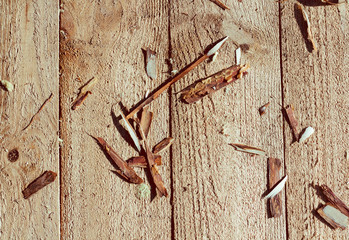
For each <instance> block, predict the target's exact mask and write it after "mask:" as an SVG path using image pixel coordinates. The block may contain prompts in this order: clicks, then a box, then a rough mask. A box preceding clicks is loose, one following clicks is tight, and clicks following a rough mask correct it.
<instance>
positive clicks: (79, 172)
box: [0, 0, 349, 239]
mask: <svg viewBox="0 0 349 240" xmlns="http://www.w3.org/2000/svg"><path fill="white" fill-rule="evenodd" d="M222 2H223V3H225V4H227V5H228V6H229V7H230V10H225V11H224V10H222V9H221V8H219V7H218V6H217V5H215V4H214V3H213V2H212V1H209V0H200V1H199V0H197V1H191V0H184V1H156V0H148V1H146V0H138V1H136V0H130V1H127V0H117V1H112V0H104V1H96V2H87V1H83V0H78V1H75V0H63V1H61V2H60V6H58V2H55V3H46V2H43V1H37V2H35V3H31V2H30V1H27V2H25V1H2V2H0V10H1V12H2V13H3V14H1V16H0V19H1V25H0V47H1V48H0V51H1V55H0V56H1V65H0V66H1V68H0V69H1V79H5V80H9V81H11V82H13V83H14V84H15V90H14V92H12V93H8V92H5V91H4V90H3V89H0V119H1V125H0V151H1V152H0V239H23V238H25V239H58V238H61V239H303V238H304V239H345V238H347V235H346V234H347V230H345V231H338V230H337V231H333V230H332V229H330V228H329V227H328V226H327V225H326V224H324V223H323V222H321V221H320V220H319V219H317V216H316V215H314V213H315V210H316V209H317V208H318V206H319V205H320V204H321V203H323V200H322V199H321V197H320V196H318V195H317V190H316V185H321V184H326V185H328V186H329V187H331V189H333V190H334V192H335V193H336V194H337V196H338V197H340V198H341V199H342V200H343V201H344V202H346V203H348V202H349V199H348V191H349V188H348V187H347V186H348V185H347V183H348V175H349V169H348V168H349V166H348V157H347V155H345V152H346V151H348V149H349V143H348V142H347V141H346V140H347V139H348V137H349V131H348V125H349V122H348V117H349V108H348V94H347V92H348V90H349V87H348V84H347V83H348V72H349V57H348V54H349V52H348V51H349V50H348V49H349V48H348V45H349V43H348V42H349V41H348V40H349V31H348V30H349V23H348V21H349V20H348V19H349V12H348V6H346V5H342V6H309V5H311V4H312V3H313V2H315V1H299V2H301V3H304V4H305V10H306V11H307V12H308V14H309V17H310V21H311V22H312V30H313V35H314V37H315V40H316V42H317V44H318V50H319V51H318V52H317V53H310V52H308V50H307V48H306V45H305V40H304V38H303V36H302V33H301V29H300V28H299V25H298V22H297V17H298V16H297V14H295V11H294V4H295V2H296V1H295V0H288V1H284V2H283V3H277V2H275V1H266V0H258V1H245V0H243V1H242V2H240V1H238V0H236V1H228V0H222ZM58 8H60V9H61V11H60V13H61V15H60V19H58V16H59V12H58ZM58 24H59V25H60V29H58ZM58 36H59V40H60V45H59V49H58ZM224 36H229V37H230V38H229V40H228V41H227V43H226V44H225V45H224V46H223V47H222V49H221V50H220V51H219V55H218V57H217V60H216V61H215V62H210V61H205V62H204V63H202V64H200V65H199V67H197V68H196V69H195V70H194V71H192V72H191V73H189V74H188V75H187V76H186V77H184V78H183V79H181V80H180V81H179V82H177V83H176V84H175V85H174V86H173V87H171V88H170V89H169V90H168V91H166V92H165V93H163V94H162V95H161V96H160V97H159V98H158V99H156V100H155V101H154V102H152V103H151V104H150V110H151V111H153V112H154V121H153V124H152V127H151V130H150V134H149V143H150V145H151V146H154V145H155V144H156V143H158V142H159V141H161V140H162V139H163V138H165V137H168V136H172V137H174V139H175V140H174V143H173V145H172V147H171V148H170V149H168V150H166V151H164V153H161V155H162V164H163V165H162V166H159V171H160V173H161V175H162V178H163V179H164V182H165V186H166V187H167V190H168V193H169V197H168V198H165V197H163V198H155V199H154V200H153V201H152V202H150V201H149V199H145V200H138V199H137V198H136V185H133V184H129V183H126V182H125V181H123V180H122V179H121V178H119V177H118V176H117V175H116V174H114V173H113V172H112V171H111V170H114V167H113V165H112V164H111V162H110V161H109V160H108V158H107V157H106V155H105V154H104V153H103V151H102V150H101V148H100V147H99V146H98V144H97V142H96V141H95V140H94V139H93V138H92V137H91V136H89V134H91V135H93V136H99V137H102V138H104V139H105V140H106V141H107V142H108V143H109V144H110V145H111V146H112V147H113V148H114V150H115V151H116V152H117V153H118V154H119V155H120V156H121V157H122V158H123V159H124V160H127V159H128V158H130V157H132V156H137V155H138V153H137V151H136V150H135V147H134V145H133V143H132V140H131V139H130V138H129V137H128V135H127V132H126V131H125V130H124V129H123V127H122V126H123V125H122V122H121V121H120V120H121V119H120V117H119V116H120V115H119V110H120V109H122V108H123V107H122V106H124V107H126V108H128V109H130V108H132V107H133V106H134V105H135V104H136V103H138V102H139V101H140V100H142V99H143V98H144V95H145V93H146V92H147V90H154V89H156V88H157V87H158V86H159V85H160V84H161V83H162V82H164V81H166V80H167V79H169V77H170V73H169V72H170V71H171V70H172V69H176V70H180V69H182V68H183V67H185V66H186V65H187V64H189V63H191V62H192V61H194V60H195V59H196V58H198V57H199V56H200V55H201V54H202V53H203V50H204V49H205V48H206V47H207V46H208V45H209V44H211V43H212V42H214V41H216V40H218V39H220V38H222V37H224ZM238 46H241V48H242V50H243V55H242V63H243V64H244V63H249V64H250V65H251V69H250V70H248V72H249V74H248V75H247V76H245V77H244V78H242V79H240V80H238V81H236V82H235V83H233V84H231V85H229V86H227V87H226V88H225V89H222V90H220V91H218V92H216V93H214V94H212V95H211V96H207V97H205V98H203V99H202V100H200V101H198V102H197V103H195V104H189V105H188V104H185V103H183V102H182V101H181V100H180V94H178V92H179V91H180V90H182V89H183V88H185V87H186V86H188V85H190V84H191V83H193V82H194V81H196V80H197V79H199V78H204V77H206V76H209V75H211V74H213V73H215V72H217V71H219V70H221V69H223V68H226V67H228V66H231V65H232V64H233V63H234V61H235V54H234V51H235V49H236V48H237V47H238ZM147 47H149V48H151V49H152V50H155V51H156V52H157V63H158V77H157V79H155V80H151V79H150V78H149V77H148V76H147V75H146V71H145V65H144V55H143V53H142V48H143V49H146V48H147ZM58 54H59V62H58ZM58 67H59V73H60V77H58ZM92 77H96V78H98V79H99V82H98V83H97V84H96V86H95V87H94V88H93V89H92V94H90V95H89V96H88V97H87V99H86V100H85V101H84V103H83V104H82V105H81V106H80V107H78V108H77V109H76V110H74V111H73V110H71V107H72V103H73V101H74V100H75V98H76V97H77V95H78V93H79V88H80V87H81V86H83V85H84V84H85V83H86V82H87V81H88V80H89V79H91V78H92ZM58 86H59V90H60V94H58ZM51 92H52V93H53V94H54V97H53V99H52V101H51V102H50V103H49V104H48V105H47V106H46V107H45V108H44V110H43V111H42V112H41V113H40V114H39V116H38V118H37V119H36V120H35V121H34V123H33V125H32V126H31V127H29V128H28V129H27V130H26V131H22V128H23V127H25V126H26V125H27V124H28V122H29V120H30V118H31V117H32V116H33V115H34V114H35V113H36V111H37V110H38V109H39V107H40V106H41V104H42V103H43V102H44V101H45V99H46V98H47V97H49V95H50V93H51ZM120 102H121V104H120ZM267 102H270V105H269V107H268V108H267V110H266V114H264V115H263V116H260V115H259V112H258V108H259V107H260V106H262V105H264V104H265V103H267ZM288 104H293V105H294V107H295V115H296V117H297V118H298V121H299V130H301V129H303V128H305V127H307V126H312V127H314V128H315V129H316V132H315V134H314V135H313V136H311V137H310V138H309V139H308V140H307V141H306V142H304V143H303V144H298V143H294V144H292V145H291V143H292V140H293V137H292V133H291V130H290V128H289V126H288V125H287V123H286V121H285V120H284V118H283V116H282V111H281V109H282V108H283V107H285V106H286V105H288ZM113 112H115V116H114V113H113ZM58 116H59V118H60V123H59V125H58ZM58 136H60V138H62V139H63V143H62V144H61V147H60V154H59V152H58ZM125 138H126V141H125ZM229 143H242V144H247V145H250V146H255V147H259V148H262V149H264V150H265V151H266V152H267V156H265V157H262V156H254V157H252V156H250V155H248V154H246V153H241V152H237V151H234V149H233V147H231V146H229V145H228V144H229ZM15 147H17V148H18V149H19V152H20V157H19V160H18V161H16V162H14V163H12V162H9V161H8V159H7V152H6V151H8V150H11V149H12V148H15ZM347 154H348V153H347ZM268 156H270V157H275V158H279V159H281V164H282V173H281V175H284V174H285V173H287V174H288V176H289V178H288V182H287V184H286V187H285V189H284V190H283V191H282V192H281V195H280V197H281V201H282V205H283V210H282V214H281V216H280V217H279V218H268V212H267V201H262V200H261V196H262V194H263V193H264V192H265V191H266V190H267V189H268V187H267V183H268V175H267V157H268ZM59 159H60V162H59ZM59 164H60V171H59ZM45 170H53V171H55V172H57V173H60V179H58V178H57V179H56V181H55V182H54V183H53V184H50V185H49V186H47V187H46V188H44V189H42V190H40V191H39V192H37V193H36V194H35V195H33V196H31V197H30V198H29V199H28V200H24V198H23V196H22V193H21V191H22V190H23V189H24V187H25V186H27V184H28V183H30V182H31V181H32V180H34V179H35V178H36V177H38V176H39V175H40V174H41V173H42V172H44V171H45ZM135 171H136V172H137V173H138V174H139V175H140V176H141V177H142V178H143V179H144V180H145V182H146V183H148V180H147V177H146V174H145V171H146V170H145V169H137V168H136V169H135ZM59 198H60V199H59ZM59 213H60V216H59ZM23 236H24V237H23Z"/></svg>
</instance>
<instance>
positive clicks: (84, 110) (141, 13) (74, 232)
mask: <svg viewBox="0 0 349 240" xmlns="http://www.w3.org/2000/svg"><path fill="white" fill-rule="evenodd" d="M61 7H62V8H63V10H64V12H63V13H62V14H61V23H60V30H61V32H60V40H61V42H60V49H61V51H60V67H61V68H60V70H61V79H60V82H61V86H60V87H61V93H62V95H61V113H62V115H61V120H62V124H61V129H62V131H61V136H62V139H63V141H64V147H63V148H62V150H61V153H62V158H61V168H62V184H61V195H62V198H61V209H62V238H63V239H170V238H171V206H170V199H169V198H161V199H155V200H154V201H153V202H152V203H149V199H146V200H144V201H141V200H138V199H137V198H136V197H135V195H136V185H133V184H129V183H127V182H125V181H124V180H122V179H120V178H119V177H118V176H117V175H116V174H114V173H113V172H112V171H111V170H114V167H113V165H112V164H111V163H110V161H109V160H108V158H107V157H106V155H105V154H104V153H103V151H102V150H101V149H100V147H99V146H98V144H97V143H96V141H95V140H94V139H93V138H91V137H90V136H89V135H88V134H91V135H93V136H97V137H102V138H104V139H105V140H106V141H107V142H108V143H109V144H110V145H111V146H112V147H113V148H114V150H115V151H116V152H117V153H118V154H119V155H120V156H121V157H122V158H124V160H127V159H128V158H130V157H133V156H137V155H139V154H138V153H137V151H136V150H135V149H134V148H133V146H134V145H133V143H132V142H131V141H130V138H129V137H128V135H127V132H126V131H125V130H123V131H122V132H121V133H120V131H119V130H118V129H123V127H122V125H121V124H122V121H120V114H119V110H120V107H119V102H120V101H121V103H122V104H123V105H124V106H126V107H128V108H130V107H131V106H132V105H133V104H135V103H137V102H138V101H140V100H141V99H143V98H144V95H145V94H146V92H147V90H148V89H149V90H152V89H154V88H155V87H157V86H158V85H160V84H161V82H162V81H164V80H165V79H166V78H168V74H167V73H166V72H167V65H166V59H167V58H168V49H169V47H168V42H169V41H168V31H167V30H168V18H167V15H168V4H167V2H162V1H157V0H153V1H145V0H142V1H139V0H132V1H128V0H124V1H102V2H86V1H84V0H81V1H76V0H71V1H62V6H61ZM147 47H149V48H151V49H153V50H154V51H156V52H157V57H158V61H157V62H158V78H157V79H156V80H151V79H150V78H149V77H148V76H147V75H146V71H145V65H144V55H143V53H142V48H143V49H146V48H147ZM92 77H97V78H99V79H100V81H99V82H98V83H97V84H96V85H95V87H94V89H92V94H91V95H89V96H88V98H87V99H86V100H85V102H84V103H83V104H82V105H81V106H80V107H79V108H77V109H76V110H75V111H72V110H71V103H72V101H73V100H74V99H75V97H76V96H77V93H78V88H79V87H81V86H82V85H83V83H85V82H86V81H88V80H89V79H90V78H92ZM77 78H79V79H81V80H82V82H79V81H77V80H76V79H77ZM168 106H169V97H168V95H166V94H164V95H163V96H161V97H160V98H159V99H157V101H156V102H154V103H153V104H152V105H151V106H150V110H151V111H153V112H154V121H153V124H152V126H151V130H150V133H149V143H150V145H151V147H152V146H154V145H155V144H156V143H158V142H159V141H161V140H162V139H163V138H164V137H167V136H168V135H169V107H168ZM112 110H114V111H115V115H116V116H115V117H114V116H113V113H112ZM63 129H64V130H63ZM125 136H126V137H127V139H128V141H129V142H126V141H125V139H124V137H125ZM162 157H163V158H162V161H163V166H161V167H159V171H160V173H161V175H162V176H163V179H164V181H165V186H166V187H167V189H168V191H169V192H171V188H170V159H169V154H168V153H166V154H162ZM135 170H136V172H137V173H138V174H139V175H140V176H141V177H142V178H143V179H145V180H146V176H145V174H144V173H145V171H144V169H135ZM146 182H148V181H146Z"/></svg>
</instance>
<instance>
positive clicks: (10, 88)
mask: <svg viewBox="0 0 349 240" xmlns="http://www.w3.org/2000/svg"><path fill="white" fill-rule="evenodd" d="M0 83H1V85H2V86H3V87H4V88H5V89H6V90H7V91H8V92H12V91H13V89H14V86H13V84H12V83H11V82H9V81H7V80H1V81H0Z"/></svg>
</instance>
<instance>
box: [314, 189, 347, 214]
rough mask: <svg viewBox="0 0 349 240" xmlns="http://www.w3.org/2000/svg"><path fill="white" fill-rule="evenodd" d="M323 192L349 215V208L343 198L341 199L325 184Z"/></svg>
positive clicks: (331, 201)
mask: <svg viewBox="0 0 349 240" xmlns="http://www.w3.org/2000/svg"><path fill="white" fill-rule="evenodd" d="M321 190H322V194H323V195H324V196H325V197H326V198H327V200H328V201H329V202H330V203H331V204H332V205H334V206H335V207H336V208H338V209H339V210H340V211H341V212H342V213H343V214H345V215H346V216H347V217H349V208H348V207H347V206H346V205H345V203H344V202H342V200H340V199H339V198H338V197H337V196H336V195H335V194H334V192H333V191H332V190H331V189H330V188H329V187H328V186H327V185H325V184H323V185H321Z"/></svg>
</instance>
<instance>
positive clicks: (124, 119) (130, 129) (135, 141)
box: [120, 112, 141, 152]
mask: <svg viewBox="0 0 349 240" xmlns="http://www.w3.org/2000/svg"><path fill="white" fill-rule="evenodd" d="M120 115H121V117H122V120H123V121H124V123H125V125H126V129H127V131H128V133H129V134H130V136H131V138H132V140H133V142H134V143H135V145H136V147H137V150H138V151H139V152H140V151H141V144H140V142H139V139H138V137H137V134H136V131H135V130H134V129H133V127H132V126H131V124H130V123H129V122H128V121H127V119H126V117H125V115H124V114H123V113H122V112H120Z"/></svg>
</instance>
